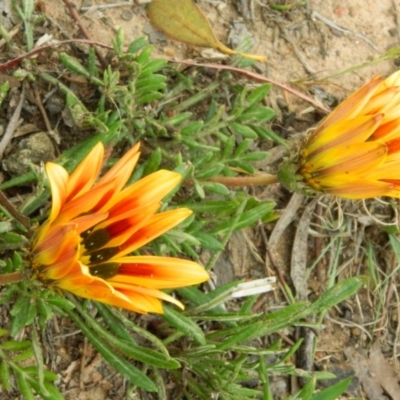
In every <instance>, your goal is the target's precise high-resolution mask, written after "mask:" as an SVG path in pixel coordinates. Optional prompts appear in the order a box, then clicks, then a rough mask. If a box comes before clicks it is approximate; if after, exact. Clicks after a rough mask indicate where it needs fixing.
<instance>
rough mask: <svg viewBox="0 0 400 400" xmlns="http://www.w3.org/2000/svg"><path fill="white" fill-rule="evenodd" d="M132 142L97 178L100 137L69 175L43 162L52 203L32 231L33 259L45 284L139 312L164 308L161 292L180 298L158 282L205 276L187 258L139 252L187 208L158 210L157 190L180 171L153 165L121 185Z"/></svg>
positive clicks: (183, 282) (129, 167) (165, 189)
mask: <svg viewBox="0 0 400 400" xmlns="http://www.w3.org/2000/svg"><path fill="white" fill-rule="evenodd" d="M138 150H139V145H136V146H135V147H133V148H132V149H130V150H129V151H128V152H127V153H126V154H125V155H124V156H123V157H122V158H121V159H120V160H119V161H118V162H117V163H116V164H115V165H114V166H113V167H112V168H111V169H110V170H109V171H108V172H107V173H106V174H105V175H104V176H102V177H101V178H100V179H98V176H99V174H100V170H101V168H102V164H103V158H104V146H103V145H102V143H98V144H97V145H96V146H95V147H94V148H93V149H92V151H91V152H90V153H89V154H88V155H87V157H86V158H85V159H84V160H83V161H82V162H81V163H80V165H79V166H78V167H77V168H76V169H75V171H74V172H73V173H72V174H71V175H69V174H68V172H67V171H66V170H65V169H64V168H63V167H61V166H60V165H57V164H54V163H47V164H46V172H47V175H48V179H49V182H50V187H51V195H52V206H51V211H50V215H49V218H48V220H47V221H46V222H45V223H44V224H43V225H42V226H40V227H39V229H38V230H37V232H36V233H35V236H34V238H33V243H32V249H31V254H32V266H33V268H34V271H35V275H36V277H37V278H38V279H39V280H41V281H43V282H45V283H46V284H47V285H49V286H51V287H57V288H60V289H64V290H67V291H69V292H71V293H74V294H75V295H78V296H81V297H84V298H89V299H94V300H97V301H100V302H103V303H106V304H110V305H113V306H117V307H122V308H125V309H128V310H131V311H135V312H138V313H147V312H155V313H162V312H163V309H162V303H161V302H162V300H166V301H169V302H171V303H174V304H176V305H178V306H179V307H181V308H183V305H182V304H181V303H180V302H179V301H178V300H176V299H175V298H174V297H172V296H170V295H168V294H166V293H164V292H162V291H160V289H173V288H179V287H183V286H188V285H193V284H197V283H200V282H204V281H206V280H207V279H208V277H209V276H208V273H207V272H206V271H205V270H204V268H203V267H202V266H200V265H199V264H197V263H195V262H193V261H189V260H185V259H179V258H172V257H167V256H153V255H148V254H144V253H143V254H137V250H138V249H140V248H141V247H143V246H144V245H146V244H147V243H149V242H151V241H152V240H153V239H155V238H157V237H159V236H160V235H162V234H163V233H164V232H166V231H168V230H170V229H171V228H173V227H174V226H176V225H178V224H179V223H180V222H182V221H183V220H184V219H186V218H187V217H188V216H189V215H190V214H191V211H190V210H189V209H186V208H178V209H173V210H169V211H164V212H159V213H157V211H158V209H159V208H160V206H161V200H162V198H163V197H165V196H166V195H167V194H168V193H169V192H171V190H172V189H174V188H175V187H176V186H177V185H178V184H179V183H180V181H181V175H179V174H178V173H175V172H171V171H167V170H159V171H157V172H154V173H152V174H150V175H148V176H146V177H144V178H142V179H140V180H138V181H136V182H134V183H132V184H130V185H126V183H127V181H128V179H129V178H130V176H131V174H132V171H133V169H134V168H135V165H136V163H137V161H138V158H139V151H138ZM133 252H134V253H135V254H134V255H132V253H133Z"/></svg>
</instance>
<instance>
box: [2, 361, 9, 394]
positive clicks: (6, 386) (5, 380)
mask: <svg viewBox="0 0 400 400" xmlns="http://www.w3.org/2000/svg"><path fill="white" fill-rule="evenodd" d="M0 381H1V385H2V386H3V388H4V389H5V390H10V389H11V373H10V369H9V367H8V364H7V362H6V361H5V360H3V361H2V362H1V364H0Z"/></svg>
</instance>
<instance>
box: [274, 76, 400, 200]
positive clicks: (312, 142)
mask: <svg viewBox="0 0 400 400" xmlns="http://www.w3.org/2000/svg"><path fill="white" fill-rule="evenodd" d="M279 175H280V177H281V178H282V181H283V182H282V183H283V184H286V185H287V186H289V187H290V188H291V189H294V188H295V187H296V186H297V188H299V187H300V189H305V190H306V191H307V187H308V188H312V189H313V190H314V191H317V192H323V193H329V194H334V195H336V196H339V197H343V198H347V199H367V198H372V197H378V196H390V197H396V198H400V71H397V72H395V73H394V74H393V75H391V76H389V77H388V78H387V79H385V80H383V79H382V78H381V77H380V76H376V77H375V78H373V79H372V80H371V81H370V82H368V83H367V84H366V85H364V86H363V87H361V88H360V89H359V90H357V91H356V92H355V93H353V94H352V95H351V96H350V97H348V98H347V99H346V100H344V101H343V102H342V103H341V104H340V105H339V106H338V107H337V108H336V109H335V110H334V111H333V112H332V113H331V114H330V115H328V116H327V117H326V118H325V119H324V120H323V121H322V123H321V124H320V125H319V126H318V127H317V129H316V130H315V131H314V132H313V133H312V134H311V135H310V136H309V137H308V138H307V139H306V141H305V143H304V144H303V145H302V149H301V151H300V155H299V157H298V158H297V159H296V160H295V161H294V162H293V161H290V162H289V164H286V165H285V166H284V167H283V168H282V169H281V171H280V174H279ZM299 181H300V182H299ZM301 181H302V182H301ZM302 184H303V187H301V185H302ZM304 184H305V186H304Z"/></svg>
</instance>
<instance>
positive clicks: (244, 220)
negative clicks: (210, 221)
mask: <svg viewBox="0 0 400 400" xmlns="http://www.w3.org/2000/svg"><path fill="white" fill-rule="evenodd" d="M274 207H275V203H273V202H266V203H264V204H261V205H259V206H256V207H254V208H252V209H251V210H248V211H245V212H243V213H242V215H241V216H240V217H239V221H238V222H237V224H236V225H235V226H234V228H233V230H234V231H237V230H240V229H243V228H245V227H246V226H251V225H254V224H255V223H256V222H257V221H260V220H263V218H265V217H266V216H267V217H268V215H269V214H271V212H272V210H273V209H274ZM270 217H271V218H272V215H270ZM231 226H232V221H226V222H223V223H222V224H220V225H218V226H217V227H215V228H214V229H212V230H211V231H210V233H212V234H215V233H221V232H224V231H226V230H228V229H230V228H231Z"/></svg>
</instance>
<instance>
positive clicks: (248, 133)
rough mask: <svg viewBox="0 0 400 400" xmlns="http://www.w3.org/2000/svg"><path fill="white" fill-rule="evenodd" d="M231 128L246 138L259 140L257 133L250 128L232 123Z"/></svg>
mask: <svg viewBox="0 0 400 400" xmlns="http://www.w3.org/2000/svg"><path fill="white" fill-rule="evenodd" d="M229 127H230V128H231V129H233V130H234V131H235V132H236V133H238V134H239V135H241V136H242V137H244V138H248V139H257V133H256V132H255V131H254V130H253V129H251V128H250V127H249V126H246V125H242V124H238V123H237V122H231V123H230V124H229Z"/></svg>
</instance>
